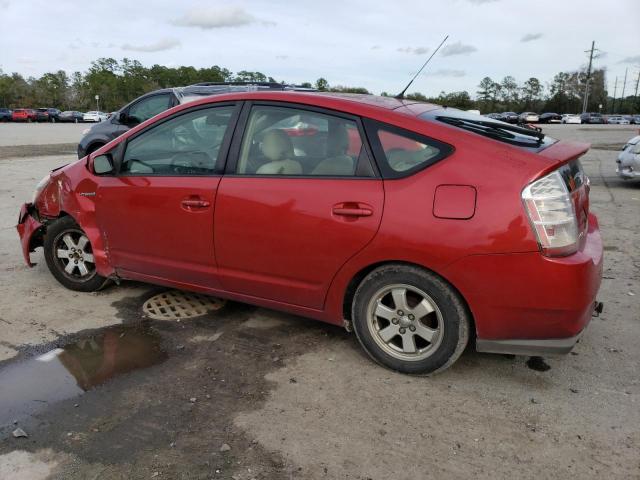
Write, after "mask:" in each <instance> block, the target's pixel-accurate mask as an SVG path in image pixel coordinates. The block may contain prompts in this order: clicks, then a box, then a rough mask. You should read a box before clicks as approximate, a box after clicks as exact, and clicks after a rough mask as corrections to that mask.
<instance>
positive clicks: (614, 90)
mask: <svg viewBox="0 0 640 480" xmlns="http://www.w3.org/2000/svg"><path fill="white" fill-rule="evenodd" d="M616 93H618V77H616V83H615V84H614V85H613V107H612V108H611V113H616Z"/></svg>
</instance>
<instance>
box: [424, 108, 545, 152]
mask: <svg viewBox="0 0 640 480" xmlns="http://www.w3.org/2000/svg"><path fill="white" fill-rule="evenodd" d="M436 120H439V121H441V122H444V123H448V124H449V125H454V126H456V127H460V128H464V129H465V130H469V131H471V132H473V133H477V134H479V135H484V136H486V137H490V138H494V139H496V140H500V141H503V142H506V143H510V144H512V145H518V146H521V147H532V146H536V147H539V146H540V145H541V144H542V143H543V141H544V137H545V135H544V133H542V132H537V131H535V130H532V129H529V128H525V127H518V126H515V125H510V124H508V123H496V122H490V121H484V120H469V119H466V118H459V117H448V116H443V115H439V116H437V117H436ZM518 137H528V138H529V139H531V140H525V139H518Z"/></svg>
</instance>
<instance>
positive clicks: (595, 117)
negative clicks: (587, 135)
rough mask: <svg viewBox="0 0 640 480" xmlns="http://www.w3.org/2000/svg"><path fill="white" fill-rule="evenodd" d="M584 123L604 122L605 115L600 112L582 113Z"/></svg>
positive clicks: (581, 117) (581, 118) (581, 119)
mask: <svg viewBox="0 0 640 480" xmlns="http://www.w3.org/2000/svg"><path fill="white" fill-rule="evenodd" d="M580 121H581V122H582V123H604V117H603V116H602V115H600V114H599V113H593V112H591V113H590V112H587V113H583V114H582V115H580Z"/></svg>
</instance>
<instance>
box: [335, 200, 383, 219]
mask: <svg viewBox="0 0 640 480" xmlns="http://www.w3.org/2000/svg"><path fill="white" fill-rule="evenodd" d="M332 212H333V214H334V215H340V216H341V217H370V216H371V215H373V209H372V208H371V207H370V206H369V205H364V204H360V203H339V204H337V205H334V206H333V209H332Z"/></svg>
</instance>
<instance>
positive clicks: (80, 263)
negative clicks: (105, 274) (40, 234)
mask: <svg viewBox="0 0 640 480" xmlns="http://www.w3.org/2000/svg"><path fill="white" fill-rule="evenodd" d="M54 247H55V251H54V256H55V260H56V263H57V264H58V267H59V269H60V271H61V272H62V273H63V274H64V275H65V276H66V277H67V278H69V279H71V280H73V281H76V282H78V281H80V282H85V281H87V280H90V279H91V278H93V277H94V276H95V275H96V266H95V260H94V257H93V250H92V249H91V243H90V242H89V239H88V238H87V236H86V235H85V234H84V232H82V231H81V230H76V229H73V230H65V231H64V232H62V233H60V234H59V235H58V236H57V237H56V239H55V240H54Z"/></svg>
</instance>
